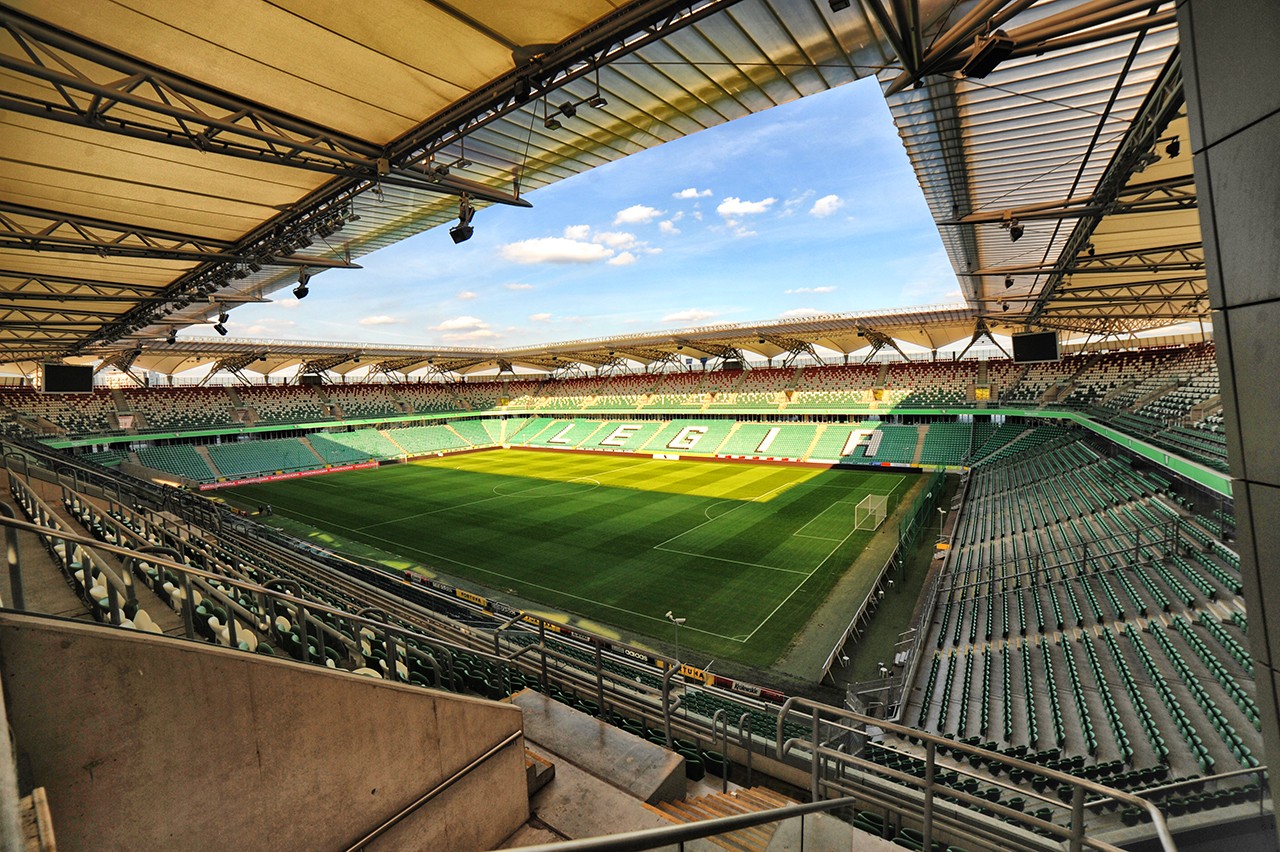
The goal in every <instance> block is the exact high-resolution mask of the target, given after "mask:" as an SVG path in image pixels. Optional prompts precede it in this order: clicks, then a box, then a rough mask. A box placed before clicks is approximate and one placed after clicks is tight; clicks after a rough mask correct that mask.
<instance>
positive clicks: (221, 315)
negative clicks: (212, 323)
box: [218, 311, 231, 323]
mask: <svg viewBox="0 0 1280 852" xmlns="http://www.w3.org/2000/svg"><path fill="white" fill-rule="evenodd" d="M229 319H231V314H229V313H227V312H226V311H222V312H221V313H219V314H218V322H220V323H224V322H226V321H227V320H229Z"/></svg>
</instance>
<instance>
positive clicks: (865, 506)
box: [853, 494, 889, 530]
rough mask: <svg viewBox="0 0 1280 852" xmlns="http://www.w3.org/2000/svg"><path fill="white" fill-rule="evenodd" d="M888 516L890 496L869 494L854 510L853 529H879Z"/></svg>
mask: <svg viewBox="0 0 1280 852" xmlns="http://www.w3.org/2000/svg"><path fill="white" fill-rule="evenodd" d="M888 516H889V496H888V495H887V494H868V495H867V496H866V497H863V498H862V499H861V500H860V501H858V505H857V506H855V507H854V509H853V528H854V529H855V530H874V529H877V528H879V526H880V525H881V524H883V523H884V519H885V518H886V517H888Z"/></svg>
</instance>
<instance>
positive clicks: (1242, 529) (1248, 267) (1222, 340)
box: [1178, 0, 1280, 787]
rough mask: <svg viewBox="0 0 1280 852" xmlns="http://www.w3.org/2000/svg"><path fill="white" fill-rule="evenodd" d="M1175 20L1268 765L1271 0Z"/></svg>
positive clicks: (1277, 753) (1278, 503)
mask: <svg viewBox="0 0 1280 852" xmlns="http://www.w3.org/2000/svg"><path fill="white" fill-rule="evenodd" d="M1178 29H1179V34H1180V41H1181V49H1182V55H1183V67H1184V73H1185V82H1186V93H1187V107H1188V115H1189V118H1190V125H1191V140H1190V141H1191V145H1192V150H1193V152H1194V154H1195V176H1196V190H1197V193H1198V195H1199V199H1200V225H1201V228H1202V230H1203V232H1204V247H1205V259H1206V262H1207V263H1206V265H1207V273H1208V279H1209V302H1210V305H1211V306H1212V308H1213V311H1214V314H1213V330H1214V337H1215V338H1216V340H1217V351H1218V370H1219V372H1220V373H1221V376H1222V398H1223V402H1224V404H1225V407H1226V410H1225V414H1226V421H1227V442H1228V444H1227V446H1228V453H1229V455H1230V458H1231V475H1232V478H1233V482H1232V493H1233V496H1234V498H1235V514H1236V523H1237V525H1238V538H1239V540H1238V548H1239V551H1240V564H1241V569H1242V571H1243V573H1244V584H1245V598H1246V600H1247V601H1248V605H1249V640H1250V642H1251V643H1252V648H1253V656H1254V659H1255V661H1256V665H1255V676H1256V680H1257V685H1258V705H1259V708H1260V710H1261V712H1262V734H1263V737H1264V739H1265V742H1266V755H1265V762H1266V763H1267V764H1269V765H1270V766H1271V767H1277V766H1280V724H1278V723H1277V706H1278V701H1277V683H1278V678H1277V666H1278V665H1280V440H1278V435H1280V3H1277V2H1276V0H1181V2H1179V3H1178ZM1259 757H1263V756H1261V755H1260V756H1259ZM1273 778H1274V775H1273ZM1272 786H1273V787H1275V786H1276V782H1275V781H1274V780H1273V782H1272Z"/></svg>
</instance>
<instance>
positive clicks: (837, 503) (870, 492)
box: [791, 475, 906, 542]
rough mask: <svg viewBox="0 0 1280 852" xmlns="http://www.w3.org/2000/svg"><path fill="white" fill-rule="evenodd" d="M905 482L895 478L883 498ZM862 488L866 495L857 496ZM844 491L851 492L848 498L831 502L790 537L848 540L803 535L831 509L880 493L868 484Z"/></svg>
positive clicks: (835, 539) (901, 478)
mask: <svg viewBox="0 0 1280 852" xmlns="http://www.w3.org/2000/svg"><path fill="white" fill-rule="evenodd" d="M875 481H876V480H871V481H870V482H875ZM905 481H906V477H905V476H901V475H899V476H898V477H897V479H896V481H895V482H894V483H893V487H892V488H890V489H889V490H888V491H887V492H885V494H884V495H883V496H885V497H888V496H889V495H890V494H892V493H893V492H894V491H897V490H898V486H899V485H901V484H902V483H903V482H905ZM863 488H866V489H867V493H866V494H859V492H860V491H861V490H862V489H863ZM844 490H847V491H849V492H851V494H850V496H849V497H841V498H840V499H839V500H836V501H834V502H832V503H831V504H830V505H828V506H827V508H825V509H823V510H822V511H821V512H819V513H818V514H816V515H814V516H813V517H812V518H810V519H809V520H808V521H807V522H805V525H804V526H802V527H801V528H800V529H798V530H796V531H795V532H793V533H792V534H791V535H792V536H794V537H796V538H812V539H816V540H818V541H839V542H843V541H844V539H845V538H848V537H849V536H847V535H846V536H845V537H844V538H840V539H837V538H832V537H831V536H826V535H808V534H806V533H805V530H806V529H808V527H809V524H812V523H814V522H816V521H817V520H818V519H819V518H821V517H822V516H823V515H825V514H826V513H827V512H829V511H831V510H832V509H834V508H835V507H836V506H848V505H854V506H856V505H857V503H856V502H855V501H856V500H857V499H858V497H860V496H861V497H870V496H872V495H873V494H879V493H880V492H879V491H877V490H876V489H875V488H872V487H870V483H868V484H867V485H859V486H858V487H856V488H849V489H844ZM857 531H858V530H857V528H856V527H855V528H854V530H853V532H857Z"/></svg>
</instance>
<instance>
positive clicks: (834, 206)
mask: <svg viewBox="0 0 1280 852" xmlns="http://www.w3.org/2000/svg"><path fill="white" fill-rule="evenodd" d="M843 206H844V200H843V199H842V198H841V197H840V196H838V195H824V196H822V197H821V198H819V199H818V200H817V201H815V202H813V206H812V207H810V208H809V215H810V216H816V217H817V218H819V219H825V218H826V217H828V216H830V215H831V214H832V213H834V212H836V211H837V210H839V209H840V208H841V207H843Z"/></svg>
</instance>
